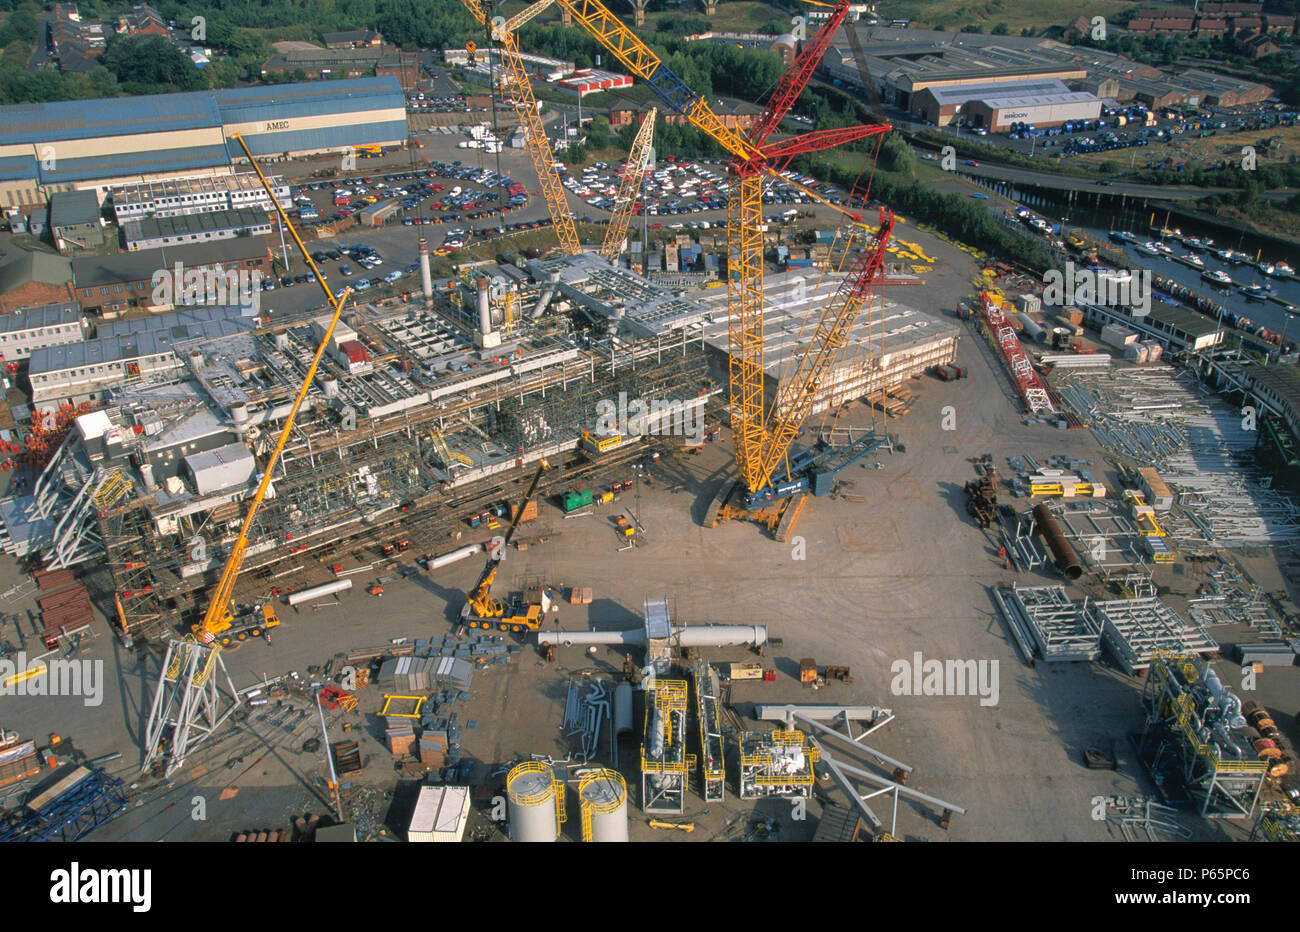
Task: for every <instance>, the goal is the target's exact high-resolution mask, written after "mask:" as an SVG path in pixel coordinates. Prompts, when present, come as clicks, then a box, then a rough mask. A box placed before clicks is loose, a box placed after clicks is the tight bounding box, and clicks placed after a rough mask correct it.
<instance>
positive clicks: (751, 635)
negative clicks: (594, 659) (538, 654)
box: [537, 625, 767, 647]
mask: <svg viewBox="0 0 1300 932" xmlns="http://www.w3.org/2000/svg"><path fill="white" fill-rule="evenodd" d="M673 641H674V642H675V643H676V644H677V646H679V647H731V646H739V645H753V646H754V647H761V646H762V645H764V644H766V643H767V626H766V625H697V626H694V627H685V626H675V627H674V628H673ZM537 643H538V644H540V645H542V646H543V647H545V646H546V645H548V644H563V645H564V646H565V647H569V646H571V645H574V644H582V645H587V644H644V643H645V629H644V628H631V629H629V630H627V631H539V632H537Z"/></svg>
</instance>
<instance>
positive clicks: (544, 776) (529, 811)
mask: <svg viewBox="0 0 1300 932" xmlns="http://www.w3.org/2000/svg"><path fill="white" fill-rule="evenodd" d="M557 792H559V793H562V792H564V784H563V783H558V784H557V781H556V779H555V774H554V773H553V772H552V771H551V768H550V767H548V766H546V765H545V764H541V763H538V762H537V761H525V762H524V763H522V764H520V765H518V766H517V767H515V768H514V769H513V770H511V771H510V773H509V775H507V776H506V795H507V796H508V797H509V799H510V809H509V815H508V821H507V827H508V828H509V830H510V840H511V841H524V842H534V841H555V839H556V838H557V837H558V836H559V834H560V820H559V815H558V813H557V812H556V797H557Z"/></svg>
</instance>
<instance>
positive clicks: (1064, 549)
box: [1033, 502, 1083, 579]
mask: <svg viewBox="0 0 1300 932" xmlns="http://www.w3.org/2000/svg"><path fill="white" fill-rule="evenodd" d="M1033 514H1034V527H1035V528H1036V529H1037V530H1038V533H1039V534H1040V535H1042V538H1043V540H1044V541H1046V542H1047V549H1048V550H1050V551H1052V562H1053V563H1055V564H1056V568H1057V569H1058V570H1060V571H1061V575H1062V576H1064V577H1065V578H1066V579H1078V578H1079V577H1080V576H1082V575H1083V564H1081V563H1080V562H1079V555H1078V554H1077V553H1075V552H1074V548H1073V547H1071V546H1070V542H1069V541H1068V540H1066V539H1065V535H1064V534H1062V533H1061V528H1060V527H1059V526H1058V525H1057V523H1056V518H1055V516H1053V514H1052V510H1051V509H1050V508H1048V507H1047V503H1046V502H1044V503H1042V504H1039V505H1035V506H1034V512H1033Z"/></svg>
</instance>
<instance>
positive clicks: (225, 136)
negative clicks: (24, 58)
mask: <svg viewBox="0 0 1300 932" xmlns="http://www.w3.org/2000/svg"><path fill="white" fill-rule="evenodd" d="M236 133H239V134H242V135H243V137H244V140H245V142H247V143H248V147H249V149H250V150H252V152H253V154H254V155H256V156H259V157H260V156H267V157H269V158H278V157H285V156H298V155H309V154H313V153H319V152H340V151H343V150H344V149H346V148H347V147H349V146H360V145H380V146H382V145H400V144H402V143H404V142H405V141H406V111H405V107H404V100H403V96H402V89H401V86H400V85H399V84H398V82H397V79H396V78H393V77H384V78H359V79H356V80H350V81H312V82H308V83H303V84H280V85H273V86H267V87H248V88H232V89H225V90H214V91H196V92H193V93H186V94H155V95H151V96H146V97H115V98H109V99H102V100H76V101H58V102H54V103H45V104H16V105H13V106H8V107H0V207H18V206H21V205H25V204H39V203H44V202H45V201H46V200H47V199H48V197H49V195H50V194H51V193H53V192H55V191H67V190H74V189H87V188H96V189H100V190H101V191H102V190H106V189H107V188H109V187H111V186H112V185H115V184H122V183H124V182H130V181H142V180H156V179H162V178H174V177H182V176H187V175H188V176H192V175H199V174H228V173H230V171H231V160H232V159H241V160H242V158H243V152H242V150H241V149H240V147H239V143H238V142H237V141H236V140H235V139H234V138H233V137H234V135H235V134H236Z"/></svg>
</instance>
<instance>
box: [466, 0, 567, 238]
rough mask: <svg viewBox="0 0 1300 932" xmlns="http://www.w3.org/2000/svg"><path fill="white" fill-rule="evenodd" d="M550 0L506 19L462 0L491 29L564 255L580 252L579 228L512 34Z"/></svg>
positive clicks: (480, 2)
mask: <svg viewBox="0 0 1300 932" xmlns="http://www.w3.org/2000/svg"><path fill="white" fill-rule="evenodd" d="M551 2H552V0H541V2H539V3H534V4H533V5H532V6H530V7H527V8H526V9H524V10H523V11H522V12H520V13H519V14H517V15H516V16H514V17H512V18H511V19H509V20H507V19H506V18H505V17H503V16H495V17H492V18H491V19H490V20H489V18H488V6H487V4H486V3H485V2H484V0H461V3H462V4H464V6H465V9H467V10H469V12H470V15H471V16H473V17H474V19H475V20H477V21H478V24H479V25H480V26H486V27H488V28H490V29H491V33H492V40H493V41H494V42H496V43H497V47H498V48H500V49H501V63H502V65H503V66H504V67H505V76H506V89H505V92H506V94H508V95H509V97H510V101H511V103H513V104H514V108H515V113H516V114H518V116H519V125H520V126H521V127H523V130H524V138H525V140H526V141H527V143H528V154H529V155H530V156H532V159H533V168H534V169H535V170H536V172H537V181H538V183H539V184H540V185H541V189H542V196H543V197H544V198H545V199H546V206H547V209H548V210H550V213H551V225H552V226H554V227H555V234H556V236H558V237H559V238H560V250H561V251H562V252H563V253H564V254H565V255H566V256H576V255H577V254H578V253H580V252H582V243H580V242H579V241H578V230H577V227H575V226H574V224H573V211H571V210H570V209H569V202H568V200H567V199H566V198H565V195H564V185H562V184H560V179H559V177H558V176H557V175H556V173H555V152H554V151H553V150H552V149H551V143H550V140H549V139H547V138H546V127H545V126H543V125H542V117H541V115H540V114H539V113H538V112H537V99H536V98H535V97H534V96H533V86H532V84H531V83H530V82H529V79H528V70H527V69H526V68H525V67H524V63H523V60H522V59H520V57H519V46H518V45H516V44H515V35H514V32H515V30H516V29H518V28H519V27H520V26H522V25H523V24H524V23H526V22H528V21H529V20H530V19H532V18H533V17H534V16H536V15H537V14H538V13H541V12H542V11H543V10H545V9H546V8H547V7H548V6H550V5H551ZM489 60H490V59H489Z"/></svg>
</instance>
